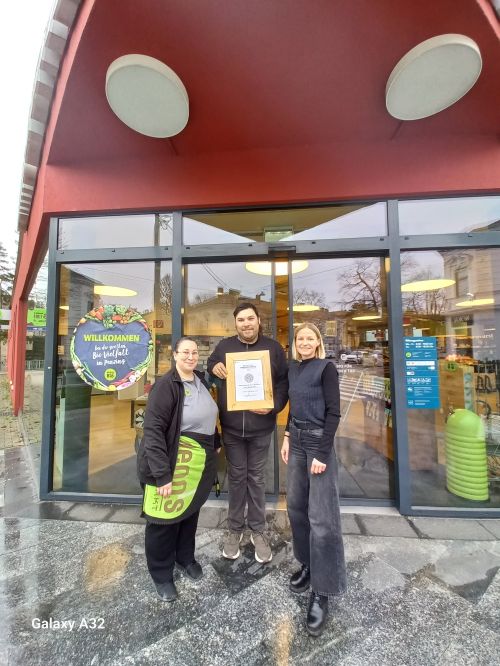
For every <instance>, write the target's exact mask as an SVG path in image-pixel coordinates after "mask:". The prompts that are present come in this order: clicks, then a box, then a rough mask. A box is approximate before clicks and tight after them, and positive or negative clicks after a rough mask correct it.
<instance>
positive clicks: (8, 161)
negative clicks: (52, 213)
mask: <svg viewBox="0 0 500 666" xmlns="http://www.w3.org/2000/svg"><path fill="white" fill-rule="evenodd" d="M54 6H55V2H54V0H11V1H10V2H4V3H3V7H2V12H1V17H2V24H3V30H2V39H1V40H0V54H1V62H3V63H4V65H3V70H2V71H3V77H4V87H3V90H4V94H3V103H2V106H1V110H0V114H1V116H2V144H1V145H2V171H3V173H2V179H1V182H2V225H1V226H2V232H1V235H0V239H1V241H2V243H3V244H4V246H5V247H6V249H7V251H8V252H9V254H11V255H13V256H15V254H16V253H17V249H16V244H15V241H16V238H17V218H18V207H19V192H20V187H21V177H22V167H23V162H24V149H25V147H26V136H27V126H28V118H29V110H30V106H31V98H32V93H33V83H34V78H35V73H36V67H37V63H38V57H39V54H40V50H41V47H42V45H43V42H44V36H45V30H46V27H47V23H48V21H49V18H51V17H52V10H53V8H54Z"/></svg>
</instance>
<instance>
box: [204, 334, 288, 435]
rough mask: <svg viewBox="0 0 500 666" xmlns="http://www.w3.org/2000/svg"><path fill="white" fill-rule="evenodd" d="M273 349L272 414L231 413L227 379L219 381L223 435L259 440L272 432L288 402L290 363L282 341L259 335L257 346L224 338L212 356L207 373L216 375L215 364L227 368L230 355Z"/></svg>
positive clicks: (271, 352)
mask: <svg viewBox="0 0 500 666" xmlns="http://www.w3.org/2000/svg"><path fill="white" fill-rule="evenodd" d="M263 349H268V350H269V356H270V360H271V375H272V380H273V398H274V409H272V410H271V412H270V413H269V414H254V413H253V412H250V411H247V410H245V411H238V412H228V411H227V391H226V382H225V380H224V381H223V380H220V379H217V378H216V382H215V383H216V385H217V386H218V391H217V393H218V404H219V419H220V423H221V426H222V434H224V431H225V432H228V433H230V434H232V435H237V436H239V437H258V436H259V435H266V434H268V433H270V432H272V430H273V428H274V426H275V424H276V415H277V414H278V413H279V412H281V410H282V409H283V407H284V406H285V405H286V403H287V402H288V364H287V361H286V356H285V352H284V351H283V349H282V347H281V345H280V344H279V342H276V340H273V339H272V338H268V337H266V336H265V335H259V337H258V338H257V341H256V342H254V344H248V343H246V342H241V340H240V339H239V338H238V336H237V335H234V336H233V337H231V338H224V340H221V341H220V342H219V344H218V345H217V347H216V348H215V349H214V351H213V352H212V354H211V355H210V357H209V359H208V362H207V370H208V372H209V373H211V372H212V369H213V367H214V365H216V364H217V363H219V362H222V363H224V365H226V354H227V353H232V352H243V351H261V350H263Z"/></svg>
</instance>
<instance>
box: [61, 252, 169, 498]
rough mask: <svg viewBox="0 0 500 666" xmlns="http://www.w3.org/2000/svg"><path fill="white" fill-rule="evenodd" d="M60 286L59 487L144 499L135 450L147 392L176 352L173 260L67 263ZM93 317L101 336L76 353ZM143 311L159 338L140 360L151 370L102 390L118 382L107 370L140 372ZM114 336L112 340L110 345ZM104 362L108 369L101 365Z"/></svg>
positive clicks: (167, 366) (140, 431) (164, 370)
mask: <svg viewBox="0 0 500 666" xmlns="http://www.w3.org/2000/svg"><path fill="white" fill-rule="evenodd" d="M59 289H60V301H59V321H58V331H57V334H58V347H57V353H58V366H57V390H56V426H55V450H54V467H53V488H54V490H56V491H57V490H62V491H68V492H95V493H120V494H122V493H123V494H140V493H141V490H140V486H139V482H138V480H137V477H136V463H135V460H136V455H135V447H136V444H137V443H138V439H139V438H140V437H141V436H142V422H143V416H144V409H145V406H146V403H147V396H148V392H149V390H150V388H151V385H152V384H153V383H154V381H155V378H156V377H157V376H159V375H161V374H163V373H164V372H166V371H167V370H168V369H169V368H170V360H171V355H172V354H171V345H172V341H171V331H172V298H171V294H172V279H171V265H170V262H160V261H157V262H137V263H133V262H127V263H100V264H67V265H63V266H62V267H61V272H60V283H59ZM88 313H91V315H92V317H91V319H90V320H89V321H90V322H91V325H92V326H93V328H92V331H89V334H90V333H92V334H93V335H94V334H95V337H94V338H90V339H91V340H92V342H91V344H90V347H89V350H87V348H86V349H85V356H84V355H83V354H82V353H81V352H79V351H78V350H77V349H76V347H74V348H72V337H73V333H74V330H75V327H76V326H77V325H79V324H80V323H82V318H85V316H86V315H87V314H88ZM136 313H137V315H138V316H140V318H141V320H142V321H143V322H145V325H147V328H148V329H149V331H150V332H151V337H152V340H153V352H152V355H151V353H150V352H148V355H145V356H143V355H141V356H140V359H139V360H140V361H141V363H142V365H141V366H140V368H141V370H142V369H143V366H144V363H145V362H148V366H147V367H146V370H145V372H144V373H143V374H142V375H141V376H140V378H138V379H137V381H135V382H133V379H129V384H130V385H128V386H126V387H125V388H118V389H116V390H114V391H109V390H102V389H100V388H96V386H99V385H102V384H99V382H100V381H103V380H102V377H106V378H107V379H110V380H111V379H115V376H113V375H108V376H107V375H106V374H105V370H107V371H109V370H111V371H112V372H115V373H121V374H124V373H127V370H129V368H132V369H133V368H135V367H137V360H138V358H136V356H137V354H138V351H137V346H135V342H136V339H139V338H140V336H139V335H138V330H139V331H140V330H142V331H144V330H145V327H144V325H143V324H139V323H138V322H137V321H135V317H136ZM84 321H85V320H84ZM141 327H142V328H141ZM128 332H130V333H133V335H130V336H128V335H127V334H128ZM99 336H100V337H99ZM110 336H111V337H110ZM113 336H115V337H113ZM119 336H122V337H119ZM146 337H147V336H146ZM111 338H112V339H113V340H114V341H113V342H106V341H108V340H110V339H111ZM97 339H98V340H99V342H94V341H95V340H97ZM118 339H119V340H120V341H119V342H115V340H118ZM101 340H103V341H104V342H100V341H101ZM77 351H78V353H79V354H80V356H78V354H77ZM142 351H143V349H139V352H140V354H142ZM72 359H73V360H77V361H79V365H78V364H77V367H79V368H80V369H81V368H85V370H86V375H85V376H86V377H87V380H88V379H89V377H91V375H92V376H94V377H95V379H96V381H91V383H90V384H89V383H87V382H86V381H84V380H83V379H82V378H81V372H80V374H79V373H77V371H76V368H75V365H74V363H73V362H72ZM144 359H146V360H144ZM122 362H123V363H122ZM103 364H104V366H106V365H107V366H109V367H108V368H106V369H105V368H100V367H98V366H102V365H103ZM121 365H123V367H125V368H126V369H125V370H122V368H121ZM121 374H120V376H119V377H117V381H118V380H119V379H121ZM127 374H128V373H127ZM134 379H135V377H134ZM131 382H133V383H131Z"/></svg>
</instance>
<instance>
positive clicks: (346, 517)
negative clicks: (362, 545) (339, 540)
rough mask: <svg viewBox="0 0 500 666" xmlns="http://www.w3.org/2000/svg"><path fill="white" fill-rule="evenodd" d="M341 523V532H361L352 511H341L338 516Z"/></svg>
mask: <svg viewBox="0 0 500 666" xmlns="http://www.w3.org/2000/svg"><path fill="white" fill-rule="evenodd" d="M340 519H341V524H342V534H361V530H360V528H359V525H358V523H357V522H356V518H355V517H354V515H353V514H352V513H343V514H341V516H340Z"/></svg>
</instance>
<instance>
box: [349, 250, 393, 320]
mask: <svg viewBox="0 0 500 666" xmlns="http://www.w3.org/2000/svg"><path fill="white" fill-rule="evenodd" d="M339 282H340V283H341V287H340V291H341V292H342V294H343V295H344V300H343V304H344V306H348V309H356V310H357V309H361V308H364V309H366V310H370V311H371V310H374V311H377V312H378V311H380V309H381V307H382V301H383V299H382V292H381V275H380V259H379V258H371V257H367V258H363V259H357V260H356V261H355V263H354V264H353V265H352V266H350V267H349V268H348V269H347V270H345V271H343V272H342V273H340V275H339ZM349 306H350V307H349Z"/></svg>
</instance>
